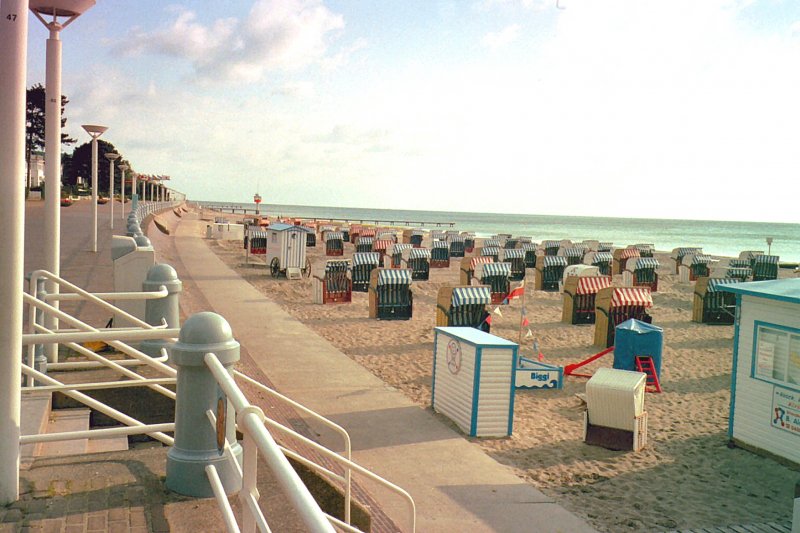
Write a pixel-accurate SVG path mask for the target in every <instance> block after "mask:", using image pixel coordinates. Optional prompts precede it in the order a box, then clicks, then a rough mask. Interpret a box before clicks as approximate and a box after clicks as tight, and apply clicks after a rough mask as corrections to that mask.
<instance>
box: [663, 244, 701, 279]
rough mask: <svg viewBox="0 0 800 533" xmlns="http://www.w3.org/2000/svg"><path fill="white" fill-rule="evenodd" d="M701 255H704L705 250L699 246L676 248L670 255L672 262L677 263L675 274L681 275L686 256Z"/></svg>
mask: <svg viewBox="0 0 800 533" xmlns="http://www.w3.org/2000/svg"><path fill="white" fill-rule="evenodd" d="M701 253H703V249H702V248H698V247H697V246H680V247H678V248H674V249H673V250H672V253H671V254H670V259H672V261H674V263H675V274H679V273H680V267H681V265H682V264H683V257H684V256H686V255H694V254H701Z"/></svg>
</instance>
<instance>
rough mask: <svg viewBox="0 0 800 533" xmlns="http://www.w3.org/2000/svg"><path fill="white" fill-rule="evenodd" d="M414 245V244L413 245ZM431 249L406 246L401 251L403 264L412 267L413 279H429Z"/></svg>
mask: <svg viewBox="0 0 800 533" xmlns="http://www.w3.org/2000/svg"><path fill="white" fill-rule="evenodd" d="M412 246H413V245H412ZM430 261H431V251H430V249H428V248H406V249H404V250H403V251H402V252H401V264H402V263H405V268H409V269H411V279H413V280H423V281H424V280H427V279H428V278H429V277H430V271H431V264H430Z"/></svg>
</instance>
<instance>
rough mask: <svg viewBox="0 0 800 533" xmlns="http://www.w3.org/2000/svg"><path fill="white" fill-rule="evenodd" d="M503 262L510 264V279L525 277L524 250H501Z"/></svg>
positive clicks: (519, 279)
mask: <svg viewBox="0 0 800 533" xmlns="http://www.w3.org/2000/svg"><path fill="white" fill-rule="evenodd" d="M502 255H503V258H502V259H503V262H505V263H509V264H510V265H511V274H510V275H509V279H510V280H511V281H521V280H523V279H525V250H523V249H522V248H513V249H506V250H503V254H502Z"/></svg>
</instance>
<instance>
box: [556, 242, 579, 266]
mask: <svg viewBox="0 0 800 533" xmlns="http://www.w3.org/2000/svg"><path fill="white" fill-rule="evenodd" d="M585 253H586V251H585V250H584V249H583V248H579V247H577V246H567V247H562V248H559V249H558V253H557V254H556V255H558V256H560V257H565V258H566V259H567V265H580V264H581V263H582V262H583V256H584V254H585Z"/></svg>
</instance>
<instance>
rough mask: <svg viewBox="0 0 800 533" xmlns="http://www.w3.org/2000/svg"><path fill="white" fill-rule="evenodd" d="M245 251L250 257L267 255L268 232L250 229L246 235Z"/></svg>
mask: <svg viewBox="0 0 800 533" xmlns="http://www.w3.org/2000/svg"><path fill="white" fill-rule="evenodd" d="M244 238H245V244H244V246H245V249H247V251H248V254H250V255H266V253H267V232H266V231H264V230H258V229H252V230H251V229H248V231H247V233H245V236H244Z"/></svg>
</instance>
